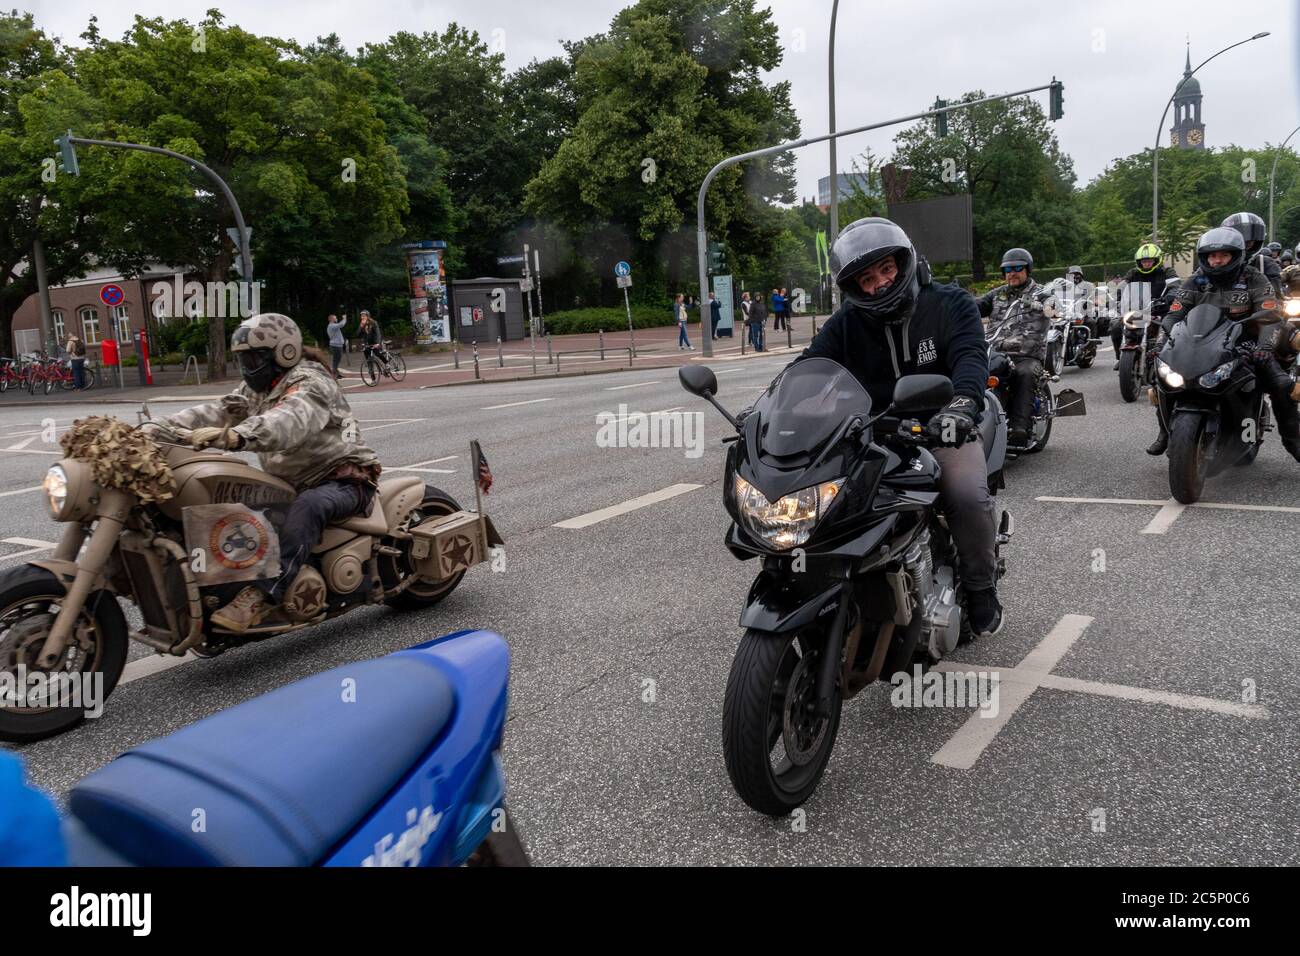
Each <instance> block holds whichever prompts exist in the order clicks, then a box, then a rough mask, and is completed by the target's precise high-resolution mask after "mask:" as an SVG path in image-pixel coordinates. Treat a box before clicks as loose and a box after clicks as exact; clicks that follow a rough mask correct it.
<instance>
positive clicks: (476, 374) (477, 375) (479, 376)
mask: <svg viewBox="0 0 1300 956" xmlns="http://www.w3.org/2000/svg"><path fill="white" fill-rule="evenodd" d="M474 378H475V379H476V380H478V381H481V380H482V379H483V373H482V372H480V371H479V367H478V343H477V342H475V343H474Z"/></svg>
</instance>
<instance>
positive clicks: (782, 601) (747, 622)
mask: <svg viewBox="0 0 1300 956" xmlns="http://www.w3.org/2000/svg"><path fill="white" fill-rule="evenodd" d="M846 587H848V584H847V583H846V582H843V581H836V582H830V583H824V586H822V587H813V588H811V589H804V588H800V587H796V586H795V584H794V582H792V581H791V580H790V579H788V578H785V577H782V576H778V575H776V574H773V573H772V572H770V571H763V572H761V573H760V574H759V575H758V577H756V578H755V579H754V583H753V584H752V585H750V588H749V597H748V599H747V600H746V601H745V609H744V610H743V611H741V612H740V626H741V627H745V628H755V629H757V630H760V631H778V632H781V633H790V632H791V631H797V630H799V629H801V628H804V627H807V626H808V625H810V624H813V623H815V622H817V621H821V620H826V621H828V622H829V620H830V619H831V615H832V614H834V612H835V611H836V610H837V609H838V608H839V606H840V599H841V596H842V595H843V593H844V589H845V588H846Z"/></svg>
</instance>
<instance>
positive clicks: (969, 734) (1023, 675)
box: [930, 614, 1268, 770]
mask: <svg viewBox="0 0 1300 956" xmlns="http://www.w3.org/2000/svg"><path fill="white" fill-rule="evenodd" d="M1092 622H1093V619H1092V618H1091V617H1088V616H1087V615H1083V614H1067V615H1065V617H1063V618H1061V620H1060V621H1058V622H1057V624H1056V626H1055V627H1054V628H1052V630H1051V633H1049V634H1048V635H1047V637H1045V638H1043V640H1042V642H1041V643H1040V644H1039V645H1038V646H1037V647H1035V648H1034V649H1033V650H1032V651H1030V652H1029V653H1028V654H1027V655H1025V658H1024V660H1022V661H1021V662H1020V663H1019V664H1017V665H1016V666H1015V667H1012V668H1005V669H1004V668H996V667H990V666H988V665H979V667H978V668H976V667H975V665H971V664H961V663H958V662H956V661H940V662H939V663H938V664H937V665H936V666H935V670H938V671H944V672H953V673H958V674H971V673H991V674H992V675H993V677H994V678H995V679H996V680H997V682H998V708H997V710H996V712H994V715H993V716H991V717H986V716H984V715H983V713H975V714H972V715H971V716H970V717H969V718H967V720H966V723H965V724H963V725H962V726H961V727H960V728H959V729H958V731H957V732H956V733H955V734H953V736H952V737H951V738H950V739H949V740H948V742H947V743H946V744H944V745H943V747H942V748H940V750H939V752H938V753H936V754H935V755H934V756H933V757H931V758H930V762H931V763H937V764H941V765H943V766H945V767H953V768H955V769H957V770H969V769H970V768H971V767H973V766H974V765H975V762H976V761H977V760H979V758H980V755H981V754H982V753H984V751H985V749H987V748H988V746H989V744H991V743H992V742H993V739H994V738H995V737H997V735H998V731H1000V730H1001V729H1002V728H1003V727H1005V726H1006V725H1007V723H1008V722H1009V721H1010V720H1011V718H1012V716H1013V715H1014V714H1015V712H1016V711H1017V710H1018V709H1019V708H1020V705H1021V704H1023V703H1024V702H1025V701H1027V700H1028V699H1029V698H1030V697H1031V696H1032V695H1033V693H1034V691H1036V690H1037V689H1038V688H1040V687H1046V688H1048V689H1050V690H1068V691H1075V692H1077V693H1082V694H1096V695H1098V696H1101V697H1114V698H1117V699H1120V700H1131V701H1137V702H1139V703H1143V704H1164V705H1166V706H1169V707H1178V708H1181V709H1183V710H1202V711H1209V712H1211V713H1217V714H1226V715H1228V716H1232V717H1247V718H1253V719H1265V718H1267V717H1268V710H1267V709H1266V708H1265V707H1262V706H1260V705H1259V704H1240V703H1236V702H1235V701H1225V700H1215V699H1214V698H1211V697H1196V696H1193V695H1190V694H1175V693H1171V692H1169V691H1162V690H1153V689H1150V688H1146V687H1126V686H1124V685H1122V684H1107V683H1103V682H1101V681H1089V680H1079V679H1077V678H1074V677H1064V676H1061V675H1059V674H1053V673H1051V670H1052V668H1053V667H1055V666H1056V665H1057V664H1058V663H1059V662H1060V660H1061V658H1062V657H1064V656H1065V654H1066V652H1067V651H1069V649H1070V647H1071V646H1072V645H1073V644H1074V642H1075V641H1077V640H1078V639H1079V638H1080V637H1081V636H1082V635H1083V632H1084V631H1085V630H1087V628H1088V625H1089V624H1091V623H1092Z"/></svg>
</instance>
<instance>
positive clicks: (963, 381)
mask: <svg viewBox="0 0 1300 956" xmlns="http://www.w3.org/2000/svg"><path fill="white" fill-rule="evenodd" d="M830 268H831V273H832V277H833V279H834V281H835V282H836V284H837V285H839V287H840V292H841V294H842V296H843V303H842V304H841V306H840V308H839V309H838V310H836V312H835V314H834V315H832V316H831V317H830V319H829V320H828V321H827V322H826V324H825V325H824V326H822V328H821V329H820V330H819V331H818V333H817V335H816V337H815V338H814V339H813V340H812V342H811V343H810V344H809V345H808V347H807V348H806V349H804V350H803V352H802V353H801V354H800V356H799V358H798V359H796V360H795V361H802V360H803V359H806V358H815V357H819V356H820V357H825V358H829V359H832V360H834V361H836V362H838V363H840V364H841V365H843V366H844V367H845V368H847V369H848V370H849V371H850V372H851V373H852V374H853V375H854V377H856V378H857V379H858V381H860V382H861V383H862V386H863V388H865V389H866V390H867V392H868V393H870V395H871V400H872V404H873V405H875V406H877V407H879V408H885V407H887V406H888V405H889V403H890V402H891V401H892V399H893V394H894V384H895V382H897V381H898V379H899V378H901V377H903V376H904V375H911V374H916V373H929V374H936V375H946V376H948V377H949V378H950V379H952V385H953V399H952V401H951V402H949V403H948V405H946V406H945V407H944V408H943V409H941V410H940V411H939V412H938V413H937V414H936V415H935V416H934V417H933V418H931V419H930V423H929V425H928V426H927V431H928V433H929V434H930V435H932V436H933V437H934V438H935V439H936V440H937V441H939V442H941V443H942V444H944V445H945V447H939V448H935V449H933V453H934V457H935V458H936V459H938V461H939V463H940V466H941V469H942V470H941V474H940V478H939V491H940V494H941V501H942V503H943V509H944V514H945V515H946V516H947V519H948V523H949V525H950V526H951V528H952V537H953V542H954V544H955V545H956V547H957V553H958V556H959V557H960V559H961V568H962V578H963V580H964V582H965V590H966V610H967V615H968V617H969V619H970V623H971V630H972V631H973V632H974V633H975V635H976V636H977V637H979V636H987V635H992V634H996V633H997V632H998V631H999V630H1001V628H1002V623H1003V616H1002V605H1001V604H999V603H998V594H997V558H996V538H997V520H996V516H995V513H994V507H993V499H992V497H991V496H990V494H989V487H988V477H987V474H986V465H985V455H984V445H983V442H982V441H981V440H980V434H979V432H978V431H977V430H976V427H975V426H976V424H977V422H978V421H979V417H980V413H981V412H982V411H983V410H984V389H985V386H986V383H987V381H988V351H987V348H986V346H985V344H984V336H983V334H982V332H981V329H980V321H979V314H978V311H977V309H976V307H975V303H974V300H972V299H971V297H970V296H969V295H968V294H966V293H965V292H963V291H962V290H961V289H960V288H959V287H957V286H955V285H944V284H940V283H936V282H933V281H932V280H931V277H930V266H929V264H928V263H927V262H926V261H925V260H924V259H922V258H921V257H920V256H918V255H917V252H916V249H915V248H914V247H913V245H912V241H911V240H910V239H909V238H908V236H907V233H905V232H904V231H903V230H902V229H901V228H899V226H897V225H896V224H895V223H893V222H891V221H890V220H888V219H882V218H877V217H871V218H867V219H859V220H857V221H856V222H854V223H851V224H850V225H849V226H847V227H846V228H845V229H844V231H843V232H841V233H840V235H839V238H838V239H836V240H835V245H834V246H833V247H832V248H831V254H830ZM949 438H951V439H952V442H951V443H949V442H948V441H947V439H949Z"/></svg>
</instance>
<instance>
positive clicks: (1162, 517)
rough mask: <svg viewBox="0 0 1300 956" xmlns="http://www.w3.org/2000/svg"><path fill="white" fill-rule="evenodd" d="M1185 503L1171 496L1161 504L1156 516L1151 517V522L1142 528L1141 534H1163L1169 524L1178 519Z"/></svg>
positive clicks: (1184, 507)
mask: <svg viewBox="0 0 1300 956" xmlns="http://www.w3.org/2000/svg"><path fill="white" fill-rule="evenodd" d="M1186 508H1187V505H1185V504H1182V503H1181V502H1178V501H1174V500H1173V499H1172V498H1171V499H1169V501H1167V502H1165V503H1164V504H1163V505H1161V507H1160V510H1159V511H1157V512H1156V516H1155V517H1154V518H1152V519H1151V523H1150V524H1148V525H1147V526H1146V527H1145V528H1143V529H1142V533H1143V534H1164V533H1165V532H1166V531H1168V530H1169V526H1170V525H1172V524H1173V523H1174V522H1175V521H1177V520H1178V516H1179V515H1181V514H1182V513H1183V511H1184V510H1185V509H1186Z"/></svg>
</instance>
